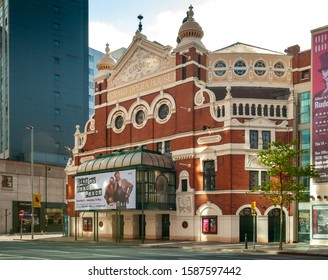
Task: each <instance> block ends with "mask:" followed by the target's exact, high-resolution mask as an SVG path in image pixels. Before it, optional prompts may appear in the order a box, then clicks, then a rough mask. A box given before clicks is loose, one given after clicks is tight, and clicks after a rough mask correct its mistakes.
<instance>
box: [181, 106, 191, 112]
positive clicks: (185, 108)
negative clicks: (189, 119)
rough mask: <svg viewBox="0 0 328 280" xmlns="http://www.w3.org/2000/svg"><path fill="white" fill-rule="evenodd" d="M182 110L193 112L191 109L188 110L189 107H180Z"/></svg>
mask: <svg viewBox="0 0 328 280" xmlns="http://www.w3.org/2000/svg"><path fill="white" fill-rule="evenodd" d="M180 108H181V109H185V110H187V111H188V113H189V112H190V111H191V108H187V107H183V106H180Z"/></svg>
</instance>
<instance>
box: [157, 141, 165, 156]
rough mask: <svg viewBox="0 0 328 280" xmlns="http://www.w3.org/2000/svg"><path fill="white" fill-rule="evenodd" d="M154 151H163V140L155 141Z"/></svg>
mask: <svg viewBox="0 0 328 280" xmlns="http://www.w3.org/2000/svg"><path fill="white" fill-rule="evenodd" d="M156 151H157V152H160V153H162V152H163V142H158V143H156Z"/></svg>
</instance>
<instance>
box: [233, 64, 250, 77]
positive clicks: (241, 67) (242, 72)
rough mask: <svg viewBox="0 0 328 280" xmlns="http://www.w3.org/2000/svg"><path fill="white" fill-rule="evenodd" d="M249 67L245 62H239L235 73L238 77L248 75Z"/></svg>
mask: <svg viewBox="0 0 328 280" xmlns="http://www.w3.org/2000/svg"><path fill="white" fill-rule="evenodd" d="M246 71H247V67H246V63H245V62H244V61H243V60H237V61H236V62H235V64H234V72H235V74H236V75H237V76H243V75H245V74H246Z"/></svg>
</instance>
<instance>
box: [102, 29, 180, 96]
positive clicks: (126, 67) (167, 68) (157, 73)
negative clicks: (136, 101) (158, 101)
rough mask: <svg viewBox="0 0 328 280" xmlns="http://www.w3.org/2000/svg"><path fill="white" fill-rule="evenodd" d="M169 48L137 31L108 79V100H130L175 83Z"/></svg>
mask: <svg viewBox="0 0 328 280" xmlns="http://www.w3.org/2000/svg"><path fill="white" fill-rule="evenodd" d="M171 49H172V48H171V47H170V46H163V45H161V44H159V43H156V42H151V41H149V40H147V38H146V36H144V35H142V34H141V33H140V32H138V31H137V32H136V35H135V36H134V38H133V41H132V43H131V45H130V46H129V48H128V49H127V50H126V52H125V53H124V55H123V56H122V57H121V59H120V60H119V61H118V63H117V64H116V66H115V68H114V69H113V73H112V75H111V76H110V78H109V80H108V85H109V88H108V100H109V101H110V102H111V101H115V100H117V99H120V100H121V99H122V98H123V99H124V98H131V97H132V96H133V95H138V94H144V93H145V92H146V91H147V90H152V89H155V88H159V89H161V88H163V87H164V85H165V84H167V83H172V82H175V57H174V56H173V55H172V54H171ZM161 73H163V74H161Z"/></svg>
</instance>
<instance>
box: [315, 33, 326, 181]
mask: <svg viewBox="0 0 328 280" xmlns="http://www.w3.org/2000/svg"><path fill="white" fill-rule="evenodd" d="M312 69H313V70H312V164H314V165H315V166H316V169H317V171H318V173H319V175H320V177H318V178H315V179H314V182H316V183H322V182H327V181H328V29H326V30H321V31H320V32H313V34H312Z"/></svg>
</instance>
